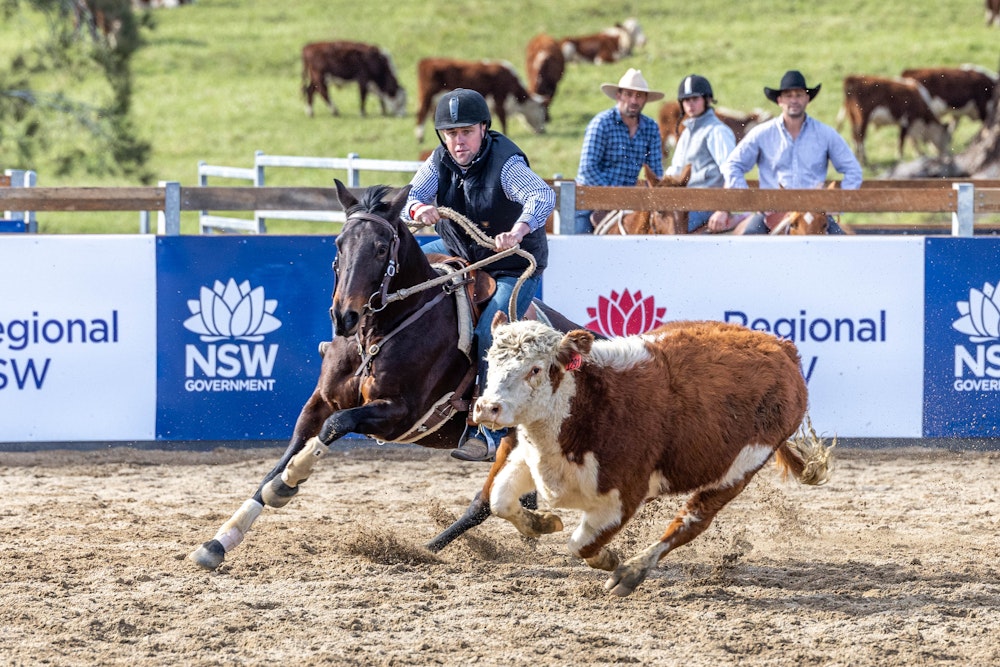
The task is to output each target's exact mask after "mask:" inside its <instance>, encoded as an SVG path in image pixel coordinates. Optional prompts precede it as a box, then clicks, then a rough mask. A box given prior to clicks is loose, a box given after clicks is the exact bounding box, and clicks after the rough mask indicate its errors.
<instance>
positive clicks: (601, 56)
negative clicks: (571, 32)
mask: <svg viewBox="0 0 1000 667" xmlns="http://www.w3.org/2000/svg"><path fill="white" fill-rule="evenodd" d="M645 44H646V34H645V33H644V32H643V31H642V27H641V26H640V25H639V21H638V20H636V19H634V18H628V19H625V20H624V21H622V22H621V23H616V24H615V25H613V26H611V27H610V28H605V29H604V30H602V31H601V32H599V33H596V34H593V35H580V36H578V37H563V38H562V39H560V40H559V45H560V46H561V47H562V52H563V55H564V56H566V60H567V61H577V62H590V63H594V64H595V65H600V64H602V63H613V62H615V61H617V60H621V59H622V58H624V57H626V56H630V55H632V51H633V50H635V49H637V48H641V47H642V46H644V45H645Z"/></svg>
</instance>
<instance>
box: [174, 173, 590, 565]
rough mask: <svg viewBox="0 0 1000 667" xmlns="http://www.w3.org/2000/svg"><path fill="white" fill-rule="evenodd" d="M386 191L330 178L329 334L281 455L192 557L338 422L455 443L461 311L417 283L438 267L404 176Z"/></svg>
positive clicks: (470, 366)
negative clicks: (342, 218)
mask: <svg viewBox="0 0 1000 667" xmlns="http://www.w3.org/2000/svg"><path fill="white" fill-rule="evenodd" d="M388 192H389V188H388V187H386V186H375V187H372V188H368V190H367V191H366V192H365V194H364V195H363V198H362V199H361V200H360V201H359V200H358V199H357V198H356V197H355V196H354V195H353V194H352V193H351V192H350V191H349V190H348V189H347V188H346V187H344V185H343V183H341V182H340V181H337V196H338V198H339V199H340V202H341V204H342V205H343V207H344V210H345V212H346V213H347V221H346V222H345V223H344V227H343V230H342V231H341V233H340V234H339V235H338V237H337V256H336V260H335V261H334V273H335V276H336V286H335V288H334V293H333V307H332V308H330V317H331V318H332V320H333V323H334V333H335V334H336V335H335V336H334V339H333V340H332V341H330V342H328V343H323V344H322V345H321V347H320V349H321V352H322V354H323V364H322V367H321V369H320V377H319V381H318V382H317V384H316V389H315V390H314V392H313V394H312V396H311V397H310V398H309V400H308V401H307V402H306V404H305V405H304V406H303V408H302V411H301V412H300V414H299V417H298V420H297V421H296V423H295V430H294V432H293V434H292V438H291V441H290V442H289V445H288V448H287V449H286V450H285V453H284V455H283V456H282V457H281V459H280V460H279V461H278V463H277V464H276V465H275V466H274V468H273V469H272V470H271V471H270V472H269V473H268V474H267V475H265V477H264V479H263V481H261V483H260V485H259V486H258V488H257V491H256V492H255V493H254V494H253V496H252V497H251V498H250V499H248V500H247V501H246V502H244V503H243V505H242V506H241V507H240V509H239V510H237V511H236V513H235V514H234V515H233V516H232V518H230V519H229V521H227V522H226V523H224V524H223V525H222V527H221V528H220V529H219V531H218V532H217V533H216V535H215V537H214V538H213V539H211V540H209V541H208V542H205V543H204V544H203V545H202V546H201V547H199V548H198V549H196V550H195V551H194V552H193V553H192V554H191V556H190V557H191V559H192V560H194V562H196V563H197V564H198V565H200V566H202V567H205V568H208V569H214V568H216V567H218V566H219V565H220V564H221V563H222V561H223V559H224V558H225V555H226V553H227V552H228V551H230V550H231V549H233V548H234V547H235V546H237V545H238V544H239V543H240V542H242V541H243V538H244V536H245V534H246V532H247V531H248V530H249V529H250V526H251V524H252V523H253V522H254V521H255V520H256V518H257V517H258V516H259V515H260V513H261V512H262V511H263V508H264V507H265V506H270V507H282V506H284V505H285V504H287V503H288V501H289V500H291V498H292V496H294V495H295V494H296V493H297V492H298V490H299V484H300V483H301V482H304V481H305V480H306V479H307V478H308V477H309V475H310V473H311V472H312V468H313V464H314V463H315V461H316V460H317V459H318V458H319V457H321V456H322V455H323V454H325V453H326V452H327V451H328V450H329V447H330V445H331V444H333V443H334V442H335V441H337V440H338V439H340V438H342V437H343V436H345V435H347V434H349V433H357V434H362V435H367V436H370V437H372V438H375V439H377V440H382V441H387V442H408V443H414V444H419V445H423V446H425V447H434V448H439V449H443V448H448V449H450V448H452V447H455V446H456V445H457V444H458V440H459V438H460V436H461V434H462V431H463V429H464V428H465V423H466V416H467V412H468V409H469V400H468V399H469V394H470V393H471V386H472V382H473V379H474V377H475V371H476V366H477V364H476V363H475V361H476V360H472V359H470V356H469V355H470V354H471V355H472V356H475V352H474V347H473V348H472V351H471V352H470V351H467V350H464V349H463V348H462V346H461V345H460V340H462V339H461V338H460V333H459V325H460V317H459V315H458V311H457V305H456V302H455V301H453V296H452V292H454V291H456V286H455V285H453V284H452V283H450V282H448V283H444V284H442V285H437V286H434V287H432V288H427V289H425V288H424V286H426V284H427V283H428V281H432V280H435V279H438V278H439V274H438V273H437V271H436V270H435V269H434V267H433V266H432V265H431V263H430V261H429V260H428V258H427V256H426V255H425V254H424V253H423V251H422V250H421V249H420V245H419V243H417V240H416V239H415V238H414V236H413V234H412V233H410V230H409V229H408V228H407V227H406V225H405V224H403V223H402V221H401V220H400V218H399V214H400V211H401V210H402V208H403V206H404V204H405V203H406V196H407V194H408V192H409V188H408V187H407V188H403V189H402V190H400V191H399V193H398V194H397V195H396V196H395V197H394V198H393V199H392V201H391V202H385V201H383V197H385V196H386V195H387V194H388ZM458 289H459V290H460V289H461V287H459V288H458ZM535 306H536V308H538V309H541V310H543V312H544V314H545V315H546V319H549V320H550V321H551V322H552V323H553V326H556V327H557V328H560V329H563V330H566V331H568V330H570V329H572V328H579V327H578V326H577V325H574V324H573V323H572V322H569V321H568V320H566V319H565V318H563V317H562V316H560V315H559V314H558V313H555V312H554V311H552V310H551V309H548V308H547V307H545V306H544V304H541V302H538V301H536V302H535ZM468 331H469V333H470V335H471V329H469V330H468ZM465 347H466V348H467V347H468V345H466V346H465ZM507 440H509V442H506V441H507ZM505 445H506V447H507V450H502V451H509V448H510V447H511V446H512V445H513V436H511V437H510V438H507V439H505ZM502 461H503V459H502V458H501V457H500V456H498V457H497V463H495V464H494V467H493V469H492V470H491V472H490V475H489V476H488V478H487V482H486V484H487V485H486V486H485V487H484V489H487V492H486V493H481V494H479V495H477V496H476V499H475V500H474V501H473V503H472V505H470V507H469V509H468V511H467V512H466V514H465V515H464V516H463V517H462V518H461V519H459V520H458V521H457V522H455V524H453V525H452V526H451V527H449V528H448V529H447V530H445V531H444V532H442V533H441V534H440V535H438V536H437V537H436V538H435V539H434V540H432V541H431V542H430V543H429V544H428V545H427V546H428V548H429V549H431V550H433V551H438V550H440V549H442V548H444V547H445V546H446V545H447V544H448V543H449V542H451V541H452V540H453V539H455V538H456V537H458V536H459V535H461V534H462V533H463V532H465V531H466V530H468V529H469V528H471V527H473V526H475V525H478V524H479V523H482V522H483V521H484V520H485V519H486V518H487V517H488V516H489V515H490V508H489V493H488V489H489V485H490V484H491V483H492V478H493V474H494V471H495V470H499V468H500V467H501V466H502ZM530 501H531V499H529V498H526V499H525V502H526V503H530Z"/></svg>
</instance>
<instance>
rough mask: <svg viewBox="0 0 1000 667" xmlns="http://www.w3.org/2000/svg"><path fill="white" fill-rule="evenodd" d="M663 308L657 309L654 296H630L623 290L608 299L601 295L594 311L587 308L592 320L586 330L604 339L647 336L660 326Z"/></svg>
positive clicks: (664, 312)
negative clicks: (646, 334)
mask: <svg viewBox="0 0 1000 667" xmlns="http://www.w3.org/2000/svg"><path fill="white" fill-rule="evenodd" d="M666 312H667V309H666V308H657V307H656V305H655V304H654V303H653V297H651V296H647V297H646V298H643V297H642V292H640V291H636V292H635V294H632V293H631V292H629V291H628V290H623V291H622V293H621V295H619V294H618V292H615V291H612V292H611V298H610V299H609V298H608V297H606V296H602V297H600V298H599V299H598V300H597V308H587V316H588V317H591V318H593V319H591V321H590V322H588V323H587V328H588V329H590V330H591V331H596V332H598V333H601V334H604V335H605V336H633V335H636V334H641V333H646V332H647V331H649V330H650V329H655V328H656V327H658V326H660V325H661V324H663V320H662V319H660V318H662V317H663V316H664V315H665V314H666Z"/></svg>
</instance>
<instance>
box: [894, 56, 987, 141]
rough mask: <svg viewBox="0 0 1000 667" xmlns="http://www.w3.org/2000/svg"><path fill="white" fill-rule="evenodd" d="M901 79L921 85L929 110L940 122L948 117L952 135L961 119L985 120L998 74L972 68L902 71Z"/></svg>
mask: <svg viewBox="0 0 1000 667" xmlns="http://www.w3.org/2000/svg"><path fill="white" fill-rule="evenodd" d="M901 76H902V77H903V78H906V79H915V80H916V81H919V82H920V85H922V86H923V87H924V88H926V89H927V93H928V94H929V95H930V98H931V111H933V112H934V113H935V114H936V115H937V117H938V118H940V119H941V120H942V121H943V120H944V119H945V117H946V116H947V117H950V121H951V122H950V123H949V130H950V131H951V132H952V133H954V131H955V128H956V127H957V126H958V121H959V119H960V118H961V117H962V116H966V117H968V118H971V119H972V120H978V121H985V120H986V118H987V117H988V116H989V113H990V109H991V107H992V106H993V89H994V88H996V85H997V75H996V73H995V72H990V71H988V70H986V69H984V68H982V67H977V66H975V65H962V66H961V67H920V68H914V69H904V70H903V72H902V74H901Z"/></svg>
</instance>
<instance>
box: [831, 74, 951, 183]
mask: <svg viewBox="0 0 1000 667" xmlns="http://www.w3.org/2000/svg"><path fill="white" fill-rule="evenodd" d="M845 117H846V118H847V119H848V120H849V121H850V123H851V136H852V137H853V138H854V152H855V154H856V155H857V156H858V160H860V161H861V162H862V164H867V156H866V155H865V136H866V134H867V132H868V125H869V124H870V125H873V126H875V127H879V126H881V125H898V126H899V158H900V159H902V158H903V144H904V142H905V141H906V138H907V137H909V138H910V140H911V141H912V142H913V145H914V147H915V148H916V150H917V152H918V153H920V154H921V155H923V154H924V152H925V151H924V144H925V143H931V144H933V145H934V147H935V148H937V150H938V153H939V155H941V156H942V157H943V156H945V155H946V154H947V153H948V151H949V150H950V148H951V133H950V132H949V131H948V128H947V127H946V126H945V125H944V124H943V123H942V122H941V121H940V120H938V117H937V116H936V115H934V112H933V111H932V110H931V100H930V95H929V94H928V93H927V90H926V89H925V88H924V87H923V86H922V85H920V83H918V82H917V81H914V80H913V79H889V78H885V77H880V76H869V75H852V76H847V77H844V105H843V106H842V107H841V109H840V113H839V114H838V116H837V127H838V128H839V127H840V126H841V125H842V124H843V121H844V118H845Z"/></svg>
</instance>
